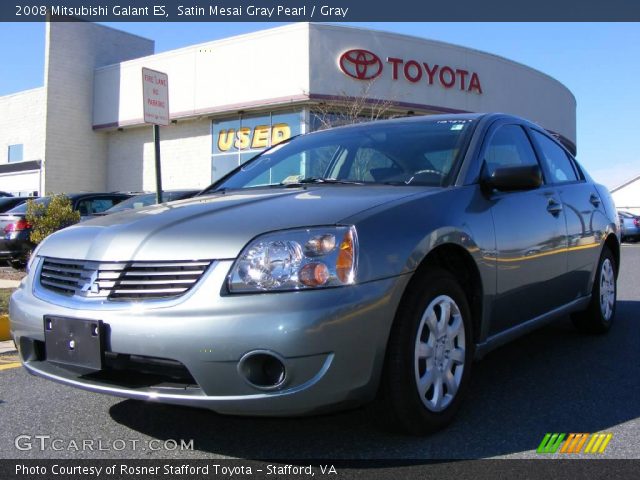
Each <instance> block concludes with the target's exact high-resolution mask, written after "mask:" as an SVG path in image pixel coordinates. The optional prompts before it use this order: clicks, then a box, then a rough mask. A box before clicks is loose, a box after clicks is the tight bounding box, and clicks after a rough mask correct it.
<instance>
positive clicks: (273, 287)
mask: <svg viewBox="0 0 640 480" xmlns="http://www.w3.org/2000/svg"><path fill="white" fill-rule="evenodd" d="M357 261H358V241H357V236H356V229H355V227H353V226H344V227H313V228H307V229H299V230H284V231H281V232H274V233H268V234H265V235H261V236H259V237H257V238H256V239H254V240H253V241H251V242H250V243H249V244H248V245H247V246H246V247H245V248H244V249H243V250H242V252H241V253H240V256H239V257H238V258H237V259H236V261H235V263H234V264H233V267H231V271H230V272H229V276H228V286H229V291H230V292H232V293H238V292H264V291H282V290H304V289H309V288H324V287H338V286H342V285H351V284H353V283H355V279H356V268H357Z"/></svg>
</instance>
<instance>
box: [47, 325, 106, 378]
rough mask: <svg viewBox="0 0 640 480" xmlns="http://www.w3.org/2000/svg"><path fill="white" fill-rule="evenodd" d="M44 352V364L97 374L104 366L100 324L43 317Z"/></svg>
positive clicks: (102, 337)
mask: <svg viewBox="0 0 640 480" xmlns="http://www.w3.org/2000/svg"><path fill="white" fill-rule="evenodd" d="M44 340H45V352H46V358H47V360H48V361H50V362H53V363H59V364H63V365H71V366H76V367H84V368H88V369H91V370H101V369H102V365H103V362H104V324H103V323H102V320H84V319H79V318H67V317H58V316H54V315H45V316H44Z"/></svg>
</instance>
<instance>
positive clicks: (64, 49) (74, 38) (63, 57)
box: [45, 22, 154, 192]
mask: <svg viewBox="0 0 640 480" xmlns="http://www.w3.org/2000/svg"><path fill="white" fill-rule="evenodd" d="M46 41H47V46H46V59H45V88H46V92H47V99H46V104H47V111H46V131H47V136H46V142H45V160H46V163H45V190H46V191H47V192H72V191H82V190H87V191H100V190H104V189H106V188H107V152H108V148H107V145H108V142H107V134H106V133H105V132H94V131H93V128H92V111H93V96H94V92H93V84H94V70H95V68H97V67H100V66H104V65H109V64H113V63H117V62H121V61H124V60H129V59H132V58H137V57H141V56H145V55H150V54H152V53H153V49H154V43H153V41H151V40H147V39H144V38H141V37H137V36H135V35H130V34H128V33H125V32H121V31H118V30H114V29H111V28H108V27H104V26H101V25H97V24H93V23H88V22H73V23H58V22H52V23H47V32H46Z"/></svg>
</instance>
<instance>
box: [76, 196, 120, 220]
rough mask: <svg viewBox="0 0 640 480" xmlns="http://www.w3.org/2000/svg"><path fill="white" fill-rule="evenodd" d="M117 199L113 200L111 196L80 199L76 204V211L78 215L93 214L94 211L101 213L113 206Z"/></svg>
mask: <svg viewBox="0 0 640 480" xmlns="http://www.w3.org/2000/svg"><path fill="white" fill-rule="evenodd" d="M116 203H118V202H117V201H114V200H113V199H112V198H94V199H88V200H82V201H81V202H80V203H79V204H78V211H79V212H80V215H82V216H86V215H93V214H94V213H102V212H104V211H105V210H108V209H109V208H111V207H113V206H114V205H115V204H116Z"/></svg>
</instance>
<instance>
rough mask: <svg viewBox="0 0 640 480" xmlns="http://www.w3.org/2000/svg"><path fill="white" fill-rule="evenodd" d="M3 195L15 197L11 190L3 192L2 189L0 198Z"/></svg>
mask: <svg viewBox="0 0 640 480" xmlns="http://www.w3.org/2000/svg"><path fill="white" fill-rule="evenodd" d="M1 197H13V194H11V193H9V192H3V191H1V190H0V198H1Z"/></svg>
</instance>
